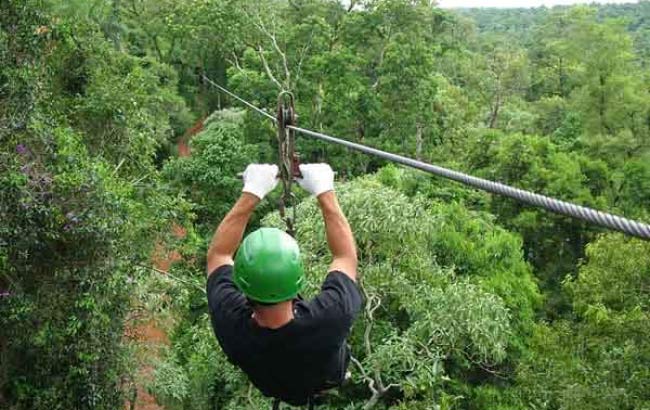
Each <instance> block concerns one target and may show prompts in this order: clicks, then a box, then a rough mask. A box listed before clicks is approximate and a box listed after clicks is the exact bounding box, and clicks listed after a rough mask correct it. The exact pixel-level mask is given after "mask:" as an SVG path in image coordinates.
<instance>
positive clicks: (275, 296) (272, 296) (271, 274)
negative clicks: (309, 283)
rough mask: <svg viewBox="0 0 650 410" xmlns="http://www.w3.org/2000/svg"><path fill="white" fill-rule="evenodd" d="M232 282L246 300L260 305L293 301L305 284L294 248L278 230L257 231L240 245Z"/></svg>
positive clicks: (297, 251) (294, 244)
mask: <svg viewBox="0 0 650 410" xmlns="http://www.w3.org/2000/svg"><path fill="white" fill-rule="evenodd" d="M233 278H234V281H235V284H236V285H237V287H239V289H240V290H241V291H242V292H243V293H244V294H245V295H246V296H247V297H248V298H249V299H250V300H252V301H253V302H256V303H259V304H261V305H267V304H275V303H280V302H284V301H287V300H291V299H293V298H295V297H296V295H298V292H300V290H301V289H302V287H303V285H304V281H305V278H304V273H303V266H302V260H301V259H300V250H299V249H298V244H297V243H296V241H295V240H294V239H293V238H292V237H291V236H289V235H287V234H286V233H284V232H282V231H281V230H279V229H275V228H261V229H258V230H257V231H255V232H253V233H251V234H249V235H248V236H247V237H246V238H245V239H244V240H243V241H242V243H241V246H240V247H239V250H238V251H237V255H236V256H235V271H234V276H233Z"/></svg>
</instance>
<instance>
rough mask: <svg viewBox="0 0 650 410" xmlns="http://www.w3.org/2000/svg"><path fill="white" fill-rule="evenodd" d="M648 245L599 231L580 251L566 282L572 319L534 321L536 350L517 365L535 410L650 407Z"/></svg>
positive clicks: (528, 398) (649, 261)
mask: <svg viewBox="0 0 650 410" xmlns="http://www.w3.org/2000/svg"><path fill="white" fill-rule="evenodd" d="M649 251H650V248H649V247H648V244H647V243H645V242H641V241H638V240H634V239H628V238H624V237H622V236H621V235H614V234H610V235H605V236H602V237H600V238H599V239H598V240H597V241H596V242H594V243H593V244H591V245H589V246H588V248H587V259H586V262H585V263H584V264H583V265H582V267H581V268H580V272H579V275H578V277H577V279H571V280H568V281H567V282H566V283H565V287H566V288H567V290H568V291H569V294H570V295H571V297H572V301H573V305H574V314H575V315H576V316H577V321H576V322H570V321H561V322H558V323H555V324H553V325H550V326H547V325H540V326H539V327H538V329H537V331H536V336H535V338H534V339H533V344H532V345H533V347H534V348H535V350H536V352H537V354H536V355H535V356H531V357H530V358H529V360H528V361H527V362H526V363H525V364H524V365H523V366H522V369H521V371H520V376H519V377H520V379H521V380H520V382H521V384H522V386H523V392H524V393H525V394H526V395H527V397H526V399H527V400H530V402H531V403H534V405H535V406H536V407H538V408H562V409H564V408H578V407H579V408H584V409H607V408H611V407H612V403H617V404H616V406H617V408H645V407H647V406H648V405H649V404H650V396H649V395H648V389H647V381H648V377H649V376H650V374H648V368H649V364H650V344H649V343H648V340H649V339H648V336H649V335H648V329H650V326H648V325H649V324H650V315H649V313H650V311H649V306H648V300H650V298H649V296H650V295H649V294H648V289H649V288H648V278H650V259H649V255H650V252H649Z"/></svg>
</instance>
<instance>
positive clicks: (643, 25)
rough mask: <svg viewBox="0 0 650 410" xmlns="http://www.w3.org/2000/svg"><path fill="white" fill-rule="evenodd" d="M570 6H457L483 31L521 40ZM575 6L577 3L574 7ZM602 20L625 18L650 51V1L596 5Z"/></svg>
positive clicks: (641, 47) (640, 44) (639, 45)
mask: <svg viewBox="0 0 650 410" xmlns="http://www.w3.org/2000/svg"><path fill="white" fill-rule="evenodd" d="M569 7H570V6H557V7H553V8H548V7H538V8H533V9H523V8H522V9H498V8H483V9H480V8H471V9H458V10H455V11H456V12H457V13H459V14H461V15H462V16H464V17H467V18H469V19H471V20H474V22H475V24H476V27H477V29H478V31H479V32H480V33H502V34H512V35H514V37H516V38H517V39H518V41H521V42H522V43H528V42H529V40H530V38H531V37H530V33H531V28H534V27H535V26H537V25H539V24H540V23H542V22H543V21H544V19H545V18H546V17H548V16H549V15H550V14H552V13H556V12H558V11H562V10H566V9H567V8H569ZM574 7H575V6H574ZM591 7H595V8H596V9H597V10H598V17H599V18H600V19H609V18H622V19H624V20H625V21H627V22H628V28H629V30H630V31H631V32H633V33H635V35H634V38H635V42H636V46H637V49H638V50H639V51H640V52H642V53H643V54H644V55H649V54H650V1H649V0H643V1H641V2H639V3H629V4H593V5H591Z"/></svg>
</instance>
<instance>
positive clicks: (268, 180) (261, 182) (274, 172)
mask: <svg viewBox="0 0 650 410" xmlns="http://www.w3.org/2000/svg"><path fill="white" fill-rule="evenodd" d="M278 182H279V181H278V166H277V165H269V164H250V165H249V166H248V167H246V171H244V189H243V190H242V191H243V192H248V193H249V194H253V195H255V196H256V197H258V198H259V199H260V200H262V199H264V197H265V196H266V194H268V193H269V192H271V191H273V189H274V188H275V187H276V186H277V185H278Z"/></svg>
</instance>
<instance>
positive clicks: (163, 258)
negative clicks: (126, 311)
mask: <svg viewBox="0 0 650 410" xmlns="http://www.w3.org/2000/svg"><path fill="white" fill-rule="evenodd" d="M204 120H205V117H202V118H200V119H199V120H198V121H197V122H196V123H195V124H194V126H192V128H190V129H188V130H187V131H186V132H185V134H184V135H183V137H182V138H181V139H180V140H179V141H178V145H177V147H178V156H179V157H188V156H190V146H189V140H190V139H191V138H192V136H194V135H196V134H198V133H199V132H201V131H202V130H203V121H204ZM172 229H173V234H174V235H175V236H176V237H177V238H182V237H184V236H185V234H186V230H185V228H183V227H182V226H180V225H174V227H173V228H172ZM179 260H181V254H180V253H178V251H175V250H168V249H167V248H166V247H165V245H164V244H158V245H156V249H155V251H154V254H153V255H152V263H153V266H154V267H155V268H156V269H158V270H160V271H163V272H166V271H168V270H169V268H170V267H171V266H172V264H173V263H174V262H178V261H179ZM125 337H126V338H128V339H130V340H134V341H136V342H137V343H138V344H139V345H141V346H143V347H144V348H145V349H143V351H144V352H145V356H148V357H143V358H139V361H140V369H139V371H138V375H137V377H138V379H139V380H144V381H146V380H151V378H152V377H153V367H152V366H151V364H150V363H149V361H150V359H151V358H155V356H156V355H157V352H158V350H159V349H160V348H161V347H164V346H166V345H168V344H169V339H168V338H167V334H166V333H165V331H164V330H163V329H162V328H161V327H160V326H159V324H158V323H156V321H155V320H150V321H148V322H146V323H141V324H138V325H136V326H135V327H127V329H126V332H125ZM136 391H137V393H136V394H137V395H136V400H135V403H131V402H130V401H127V402H126V403H125V409H126V410H131V409H133V410H164V409H163V407H161V406H160V405H159V404H158V403H156V399H155V398H154V397H153V396H152V395H151V394H149V393H148V392H147V390H146V389H145V388H144V386H143V385H142V383H136Z"/></svg>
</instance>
